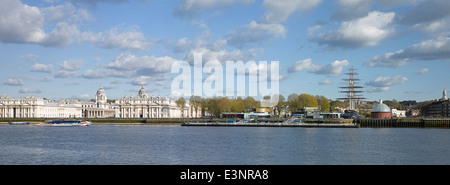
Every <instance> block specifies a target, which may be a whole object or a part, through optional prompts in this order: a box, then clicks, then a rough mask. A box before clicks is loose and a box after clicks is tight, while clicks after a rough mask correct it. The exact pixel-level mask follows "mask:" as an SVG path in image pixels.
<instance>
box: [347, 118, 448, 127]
mask: <svg viewBox="0 0 450 185" xmlns="http://www.w3.org/2000/svg"><path fill="white" fill-rule="evenodd" d="M354 122H355V123H356V124H357V125H359V126H360V127H369V128H450V118H403V119H372V118H371V119H355V120H354Z"/></svg>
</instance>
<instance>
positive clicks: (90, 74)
mask: <svg viewBox="0 0 450 185" xmlns="http://www.w3.org/2000/svg"><path fill="white" fill-rule="evenodd" d="M133 75H135V72H132V71H131V72H130V71H117V70H113V69H96V70H92V69H89V70H87V71H85V72H84V73H83V74H82V75H81V76H82V77H83V78H86V79H103V78H108V77H119V78H126V77H130V76H133Z"/></svg>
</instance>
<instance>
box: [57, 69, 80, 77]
mask: <svg viewBox="0 0 450 185" xmlns="http://www.w3.org/2000/svg"><path fill="white" fill-rule="evenodd" d="M78 76H79V75H78V73H77V72H75V71H67V70H61V71H58V72H56V73H55V78H69V77H78Z"/></svg>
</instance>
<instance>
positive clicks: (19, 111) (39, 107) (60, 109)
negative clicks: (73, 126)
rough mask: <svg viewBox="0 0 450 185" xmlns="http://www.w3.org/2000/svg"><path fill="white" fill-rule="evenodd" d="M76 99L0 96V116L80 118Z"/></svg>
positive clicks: (79, 108)
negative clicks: (60, 99)
mask: <svg viewBox="0 0 450 185" xmlns="http://www.w3.org/2000/svg"><path fill="white" fill-rule="evenodd" d="M81 117H82V113H81V106H80V104H79V103H78V101H53V100H44V99H41V98H35V97H25V98H10V97H3V96H2V97H0V118H81Z"/></svg>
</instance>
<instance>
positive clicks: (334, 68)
mask: <svg viewBox="0 0 450 185" xmlns="http://www.w3.org/2000/svg"><path fill="white" fill-rule="evenodd" d="M349 64H350V63H349V62H348V61H347V60H336V61H334V62H332V63H330V64H327V65H326V66H323V67H322V66H318V65H315V64H313V63H312V60H311V59H310V58H308V59H304V60H300V61H297V62H296V63H295V64H293V65H292V66H290V67H289V69H288V72H289V73H294V72H298V71H303V70H306V71H308V72H310V73H315V74H322V75H327V76H330V77H335V76H339V75H340V74H342V71H343V69H344V67H346V66H348V65H349Z"/></svg>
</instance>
